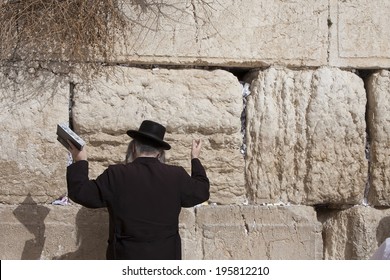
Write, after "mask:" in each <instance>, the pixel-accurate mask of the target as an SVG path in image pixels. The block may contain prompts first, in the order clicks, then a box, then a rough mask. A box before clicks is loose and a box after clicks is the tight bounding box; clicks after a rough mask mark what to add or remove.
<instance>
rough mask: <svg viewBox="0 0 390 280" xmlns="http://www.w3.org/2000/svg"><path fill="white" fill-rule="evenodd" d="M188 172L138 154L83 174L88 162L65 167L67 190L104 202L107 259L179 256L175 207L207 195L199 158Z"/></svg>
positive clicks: (89, 201)
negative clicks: (94, 173) (125, 161)
mask: <svg viewBox="0 0 390 280" xmlns="http://www.w3.org/2000/svg"><path fill="white" fill-rule="evenodd" d="M191 168H192V169H191V170H192V174H191V176H189V175H188V173H187V172H186V171H185V170H184V168H182V167H178V166H172V165H167V164H163V163H161V162H160V161H158V159H157V158H149V157H141V158H137V159H135V160H134V161H133V162H132V163H129V164H126V165H125V164H117V165H111V166H109V167H108V168H107V169H106V170H105V171H104V172H103V173H102V174H101V175H100V176H99V177H98V178H96V180H89V177H88V162H87V161H78V162H76V163H74V164H72V165H70V166H69V167H68V169H67V183H68V196H69V198H70V199H72V200H73V201H74V202H76V203H79V204H81V205H83V206H85V207H88V208H100V207H107V208H108V212H109V217H110V221H109V240H108V247H107V259H181V240H180V235H179V229H178V224H179V222H178V218H179V214H180V210H181V207H192V206H195V205H197V204H199V203H202V202H204V201H206V200H208V199H209V180H208V178H207V176H206V172H205V170H204V168H203V166H202V164H201V163H200V161H199V159H193V160H192V161H191Z"/></svg>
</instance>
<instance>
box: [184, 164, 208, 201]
mask: <svg viewBox="0 0 390 280" xmlns="http://www.w3.org/2000/svg"><path fill="white" fill-rule="evenodd" d="M187 177H188V178H187V179H186V180H185V183H184V184H183V186H182V191H181V206H182V207H192V206H195V205H197V204H200V203H202V202H205V201H207V200H208V199H209V197H210V182H209V179H208V178H207V175H206V171H205V169H204V167H203V165H202V163H201V162H200V160H199V159H197V158H196V159H192V160H191V177H189V176H187Z"/></svg>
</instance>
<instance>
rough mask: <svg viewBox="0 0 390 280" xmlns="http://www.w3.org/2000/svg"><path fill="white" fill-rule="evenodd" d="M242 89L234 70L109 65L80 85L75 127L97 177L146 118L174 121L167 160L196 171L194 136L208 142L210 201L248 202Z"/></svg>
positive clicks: (205, 146)
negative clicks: (192, 163)
mask: <svg viewBox="0 0 390 280" xmlns="http://www.w3.org/2000/svg"><path fill="white" fill-rule="evenodd" d="M241 91H242V87H241V85H240V83H239V82H238V80H237V78H236V77H235V76H233V75H232V74H231V73H229V72H226V71H222V70H217V71H204V70H164V69H153V70H146V69H139V68H129V67H107V68H103V69H102V70H101V71H99V73H98V74H97V75H95V76H93V77H92V78H91V80H89V82H86V81H84V82H83V81H80V82H79V81H77V84H76V86H75V88H74V107H73V116H74V126H75V128H76V131H77V132H79V133H80V134H81V135H82V136H83V137H84V138H85V139H86V140H87V143H88V153H89V160H90V162H91V165H90V167H91V178H94V177H95V176H97V175H98V174H100V173H101V172H102V171H103V169H104V168H105V167H106V166H107V165H108V164H111V163H118V162H122V161H123V160H124V159H125V153H126V149H127V145H128V142H129V141H130V140H131V139H130V138H129V137H128V136H127V135H126V131H127V130H128V129H138V128H139V125H140V124H141V122H142V121H143V120H144V119H151V120H154V121H157V122H159V123H162V124H163V125H165V126H166V127H167V133H166V136H165V140H166V141H167V142H168V143H170V144H171V146H172V149H171V150H170V151H168V152H167V154H166V158H167V163H169V164H175V165H176V164H177V165H182V166H183V167H185V168H186V169H187V171H188V172H190V170H189V168H190V149H191V141H192V139H193V138H200V139H202V141H203V150H202V153H201V156H200V158H201V160H202V162H203V164H204V166H205V168H206V171H207V174H208V176H209V178H210V181H211V198H210V201H211V202H215V203H221V204H227V203H242V202H244V201H245V199H246V197H245V179H244V168H245V163H244V158H243V156H242V155H241V153H240V146H241V144H242V135H241V132H240V130H241V121H240V116H241V113H242V109H243V108H242V107H243V105H242V96H241V94H242V93H241Z"/></svg>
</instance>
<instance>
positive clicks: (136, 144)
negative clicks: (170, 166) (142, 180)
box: [125, 140, 165, 163]
mask: <svg viewBox="0 0 390 280" xmlns="http://www.w3.org/2000/svg"><path fill="white" fill-rule="evenodd" d="M134 148H135V149H134ZM133 150H135V152H136V154H138V155H140V154H159V157H158V160H159V161H160V162H162V163H164V162H165V151H164V149H162V148H156V147H153V146H150V145H148V144H145V143H142V142H140V141H138V140H131V141H130V143H129V145H128V146H127V152H126V158H125V163H130V162H132V161H133V160H134V159H135V158H134V154H133Z"/></svg>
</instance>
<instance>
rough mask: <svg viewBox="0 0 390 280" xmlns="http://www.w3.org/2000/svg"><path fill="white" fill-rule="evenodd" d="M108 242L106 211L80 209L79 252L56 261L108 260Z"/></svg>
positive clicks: (77, 225) (78, 213) (77, 228)
mask: <svg viewBox="0 0 390 280" xmlns="http://www.w3.org/2000/svg"><path fill="white" fill-rule="evenodd" d="M107 240H108V214H107V211H106V210H105V209H88V208H85V207H82V208H80V210H79V211H78V212H77V215H76V243H77V246H78V248H77V250H76V251H74V252H69V253H66V254H63V255H61V256H58V257H55V258H53V259H56V260H102V259H106V248H107Z"/></svg>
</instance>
